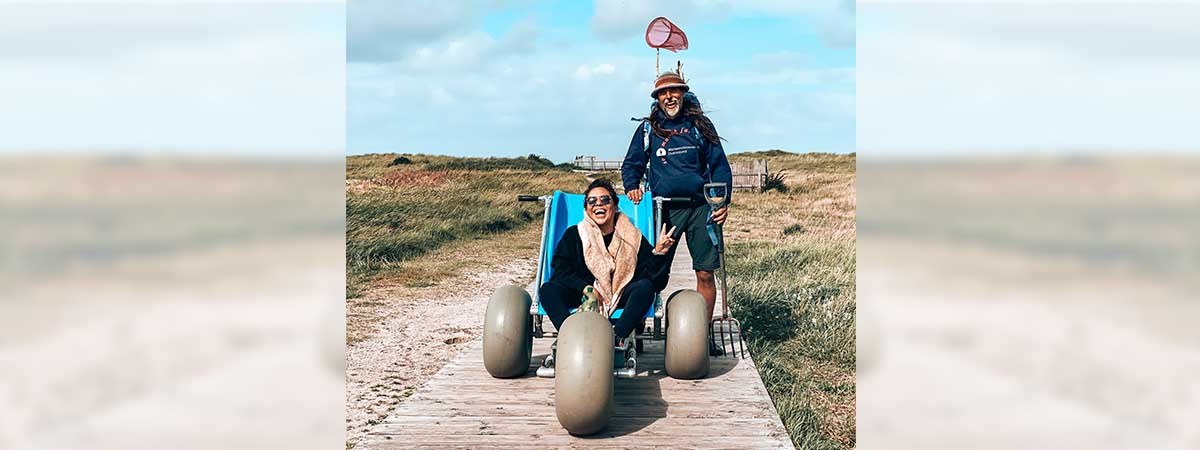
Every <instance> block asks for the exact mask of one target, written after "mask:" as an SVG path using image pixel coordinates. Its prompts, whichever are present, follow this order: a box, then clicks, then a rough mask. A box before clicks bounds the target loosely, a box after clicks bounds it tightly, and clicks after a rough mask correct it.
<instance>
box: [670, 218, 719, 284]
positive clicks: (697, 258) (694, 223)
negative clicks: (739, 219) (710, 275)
mask: <svg viewBox="0 0 1200 450" xmlns="http://www.w3.org/2000/svg"><path fill="white" fill-rule="evenodd" d="M665 215H666V216H667V217H666V221H667V230H670V229H671V227H678V228H677V229H676V230H675V235H676V236H678V235H679V234H680V233H686V234H687V246H688V252H690V253H691V254H692V270H697V271H699V270H707V271H713V270H717V268H719V267H721V259H720V257H719V256H718V255H717V247H716V246H714V245H713V242H712V238H710V237H709V236H708V229H707V225H708V218H709V216H710V215H712V208H710V207H709V206H708V204H700V205H698V206H692V207H680V206H673V205H672V206H668V208H667V213H666V214H665ZM714 226H716V227H717V228H716V231H717V235H718V236H719V235H720V225H714ZM681 230H682V231H681ZM678 248H679V246H678V245H676V246H674V247H671V251H670V254H671V260H672V261H674V260H675V250H676V249H678Z"/></svg>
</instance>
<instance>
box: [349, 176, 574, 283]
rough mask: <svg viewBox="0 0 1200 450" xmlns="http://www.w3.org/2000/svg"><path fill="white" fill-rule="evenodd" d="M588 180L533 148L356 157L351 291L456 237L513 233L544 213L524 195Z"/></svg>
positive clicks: (351, 182) (352, 180)
mask: <svg viewBox="0 0 1200 450" xmlns="http://www.w3.org/2000/svg"><path fill="white" fill-rule="evenodd" d="M402 158H403V159H402ZM397 161H408V162H407V163H398V162H397ZM586 186H587V181H586V180H585V178H584V176H583V175H581V174H576V173H572V172H570V171H565V170H562V168H560V167H557V166H555V165H554V164H553V163H551V162H550V161H548V160H546V159H544V158H540V157H537V156H533V155H530V156H529V157H525V158H451V157H442V156H429V155H403V156H397V155H392V154H385V155H380V154H374V155H363V156H351V157H348V158H347V160H346V191H347V192H346V268H347V283H346V295H347V297H355V296H358V295H361V293H362V291H363V289H364V283H367V282H369V280H371V279H375V278H379V277H382V276H386V275H388V274H391V273H393V272H394V271H396V270H399V269H400V266H401V263H403V262H405V261H409V260H412V259H413V258H416V257H418V256H421V255H425V254H428V253H431V252H434V251H436V250H438V249H439V248H442V247H443V246H445V245H446V244H448V243H451V242H455V241H460V240H470V239H480V238H486V237H488V236H493V235H498V234H503V233H507V232H510V231H513V230H516V229H518V228H520V227H522V226H524V225H526V224H529V223H531V222H534V221H536V220H538V219H540V218H541V211H540V208H541V205H539V204H532V203H518V202H517V201H516V196H517V194H546V193H549V192H551V191H554V190H555V189H564V190H581V189H583V188H584V187H586Z"/></svg>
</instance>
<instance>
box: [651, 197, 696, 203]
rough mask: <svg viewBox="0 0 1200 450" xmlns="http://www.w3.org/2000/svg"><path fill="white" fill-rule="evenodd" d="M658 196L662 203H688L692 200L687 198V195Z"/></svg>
mask: <svg viewBox="0 0 1200 450" xmlns="http://www.w3.org/2000/svg"><path fill="white" fill-rule="evenodd" d="M658 198H661V199H662V201H663V203H689V202H691V201H692V199H690V198H687V197H658Z"/></svg>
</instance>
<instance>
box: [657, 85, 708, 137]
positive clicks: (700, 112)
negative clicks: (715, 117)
mask: <svg viewBox="0 0 1200 450" xmlns="http://www.w3.org/2000/svg"><path fill="white" fill-rule="evenodd" d="M659 113H661V114H659ZM679 114H680V115H682V116H683V118H684V119H688V120H691V121H692V123H693V124H695V126H696V129H697V130H699V131H700V135H701V136H704V139H706V140H708V141H709V142H721V136H720V135H718V134H717V128H716V127H714V126H713V123H712V121H711V120H708V116H705V115H704V108H701V107H700V99H698V98H696V95H695V94H692V93H691V92H685V93H684V94H683V105H682V106H681V107H680V108H679ZM666 116H667V112H666V111H663V110H662V108H661V107H660V106H658V101H657V100H655V101H654V104H653V105H651V106H650V115H649V116H647V117H643V118H641V119H640V120H649V121H650V128H651V129H652V130H654V134H656V135H658V137H660V138H663V139H666V138H667V130H666V129H664V128H663V127H662V124H660V123H658V122H659V119H658V118H659V117H666Z"/></svg>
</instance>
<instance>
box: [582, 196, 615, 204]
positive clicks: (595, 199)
mask: <svg viewBox="0 0 1200 450" xmlns="http://www.w3.org/2000/svg"><path fill="white" fill-rule="evenodd" d="M596 203H600V206H604V205H607V204H609V203H612V197H609V196H607V195H601V196H599V197H588V198H587V204H588V206H596Z"/></svg>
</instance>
